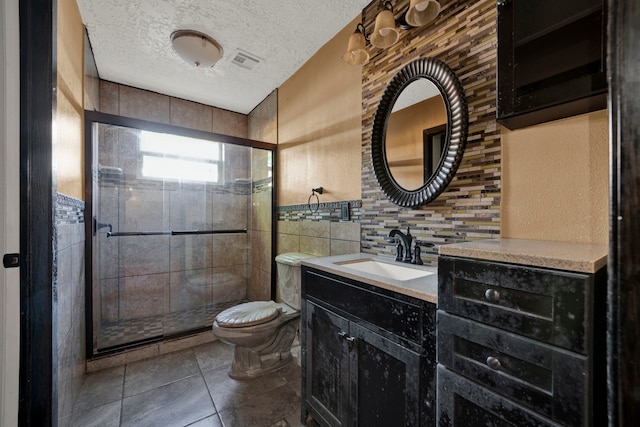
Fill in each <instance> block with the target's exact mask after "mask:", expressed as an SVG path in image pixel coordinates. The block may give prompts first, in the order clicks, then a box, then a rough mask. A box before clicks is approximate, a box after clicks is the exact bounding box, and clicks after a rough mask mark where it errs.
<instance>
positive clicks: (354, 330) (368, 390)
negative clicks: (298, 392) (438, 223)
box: [301, 265, 436, 427]
mask: <svg viewBox="0 0 640 427" xmlns="http://www.w3.org/2000/svg"><path fill="white" fill-rule="evenodd" d="M301 297H302V325H301V348H302V355H301V359H302V419H303V420H304V419H306V417H307V416H308V415H311V416H313V418H314V419H315V420H316V422H318V423H319V424H320V425H322V426H331V427H336V426H354V427H355V426H432V425H435V311H436V306H435V304H434V303H431V302H427V301H423V300H420V299H418V298H414V297H411V296H407V295H403V294H399V293H396V292H393V291H389V290H387V289H382V288H379V287H376V286H372V285H370V284H367V283H362V282H359V281H357V280H353V279H350V278H346V277H342V276H339V275H335V274H331V273H328V272H325V271H321V270H317V269H314V268H311V267H308V266H304V265H303V266H302V294H301Z"/></svg>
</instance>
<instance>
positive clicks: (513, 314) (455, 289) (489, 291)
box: [438, 256, 593, 354]
mask: <svg viewBox="0 0 640 427" xmlns="http://www.w3.org/2000/svg"><path fill="white" fill-rule="evenodd" d="M438 275H439V278H438V279H439V280H438V291H439V292H438V304H439V308H440V309H442V310H445V311H447V312H449V313H454V314H458V315H460V316H463V317H467V318H470V319H474V320H477V321H479V322H482V323H486V324H489V325H492V326H495V327H498V328H501V329H505V330H508V331H511V332H516V333H518V334H520V335H524V336H527V337H530V338H533V339H536V340H540V341H544V342H546V343H549V344H553V345H556V346H559V347H563V348H566V349H569V350H572V351H577V352H580V353H582V354H587V353H588V352H589V350H590V348H591V330H586V329H585V325H592V323H593V322H592V316H593V309H592V305H593V302H592V300H591V298H589V297H588V296H590V295H593V292H592V291H591V288H592V287H593V275H588V274H580V273H572V272H565V271H558V270H550V269H541V268H535V267H527V266H520V265H510V264H501V263H495V262H485V261H477V260H469V259H463V258H451V257H446V256H441V257H440V258H439V261H438Z"/></svg>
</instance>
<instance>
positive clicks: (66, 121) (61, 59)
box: [54, 0, 84, 200]
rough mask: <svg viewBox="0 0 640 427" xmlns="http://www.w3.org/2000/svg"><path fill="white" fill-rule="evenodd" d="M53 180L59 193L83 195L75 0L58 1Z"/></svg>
mask: <svg viewBox="0 0 640 427" xmlns="http://www.w3.org/2000/svg"><path fill="white" fill-rule="evenodd" d="M57 17H58V24H57V25H58V36H57V67H58V69H57V91H56V126H55V133H54V137H55V150H54V162H55V167H54V171H55V175H56V176H55V179H56V185H57V188H58V191H59V192H60V193H63V194H66V195H69V196H72V197H75V198H78V199H81V200H82V199H83V198H84V179H83V177H84V171H83V168H84V162H83V157H84V154H83V153H84V150H83V143H82V142H83V131H84V130H83V128H82V120H83V116H84V105H83V100H84V89H83V75H84V56H83V52H84V26H83V24H82V18H81V17H80V10H79V9H78V5H77V4H76V2H75V0H60V1H59V2H58V11H57Z"/></svg>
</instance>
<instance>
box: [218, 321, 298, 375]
mask: <svg viewBox="0 0 640 427" xmlns="http://www.w3.org/2000/svg"><path fill="white" fill-rule="evenodd" d="M297 320H298V319H294V320H291V321H289V322H287V323H284V324H283V325H281V326H280V328H279V329H278V332H277V333H276V335H275V338H274V339H273V341H271V342H269V343H267V344H265V345H263V346H260V347H256V348H247V347H240V346H237V345H236V346H235V348H234V350H233V363H232V364H231V370H230V371H229V376H230V377H231V378H233V379H235V380H248V379H253V378H257V377H260V376H262V375H266V374H269V373H271V372H275V371H277V370H278V369H282V368H284V367H285V366H287V365H288V364H289V363H290V362H291V359H292V356H291V344H292V343H293V340H294V339H295V337H296V332H297V330H298V322H297Z"/></svg>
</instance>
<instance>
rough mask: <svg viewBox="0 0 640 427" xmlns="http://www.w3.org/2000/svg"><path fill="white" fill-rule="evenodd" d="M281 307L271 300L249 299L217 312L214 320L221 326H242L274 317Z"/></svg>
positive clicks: (256, 323)
mask: <svg viewBox="0 0 640 427" xmlns="http://www.w3.org/2000/svg"><path fill="white" fill-rule="evenodd" d="M281 311H282V309H281V308H280V307H279V306H278V304H276V303H275V302H273V301H251V302H245V303H243V304H239V305H236V306H234V307H231V308H228V309H226V310H224V311H223V312H221V313H220V314H218V316H217V317H216V322H217V323H218V325H219V326H221V327H223V328H243V327H247V326H255V325H260V324H262V323H266V322H269V321H270V320H273V319H275V318H276V317H278V316H279V315H280V313H281Z"/></svg>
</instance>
